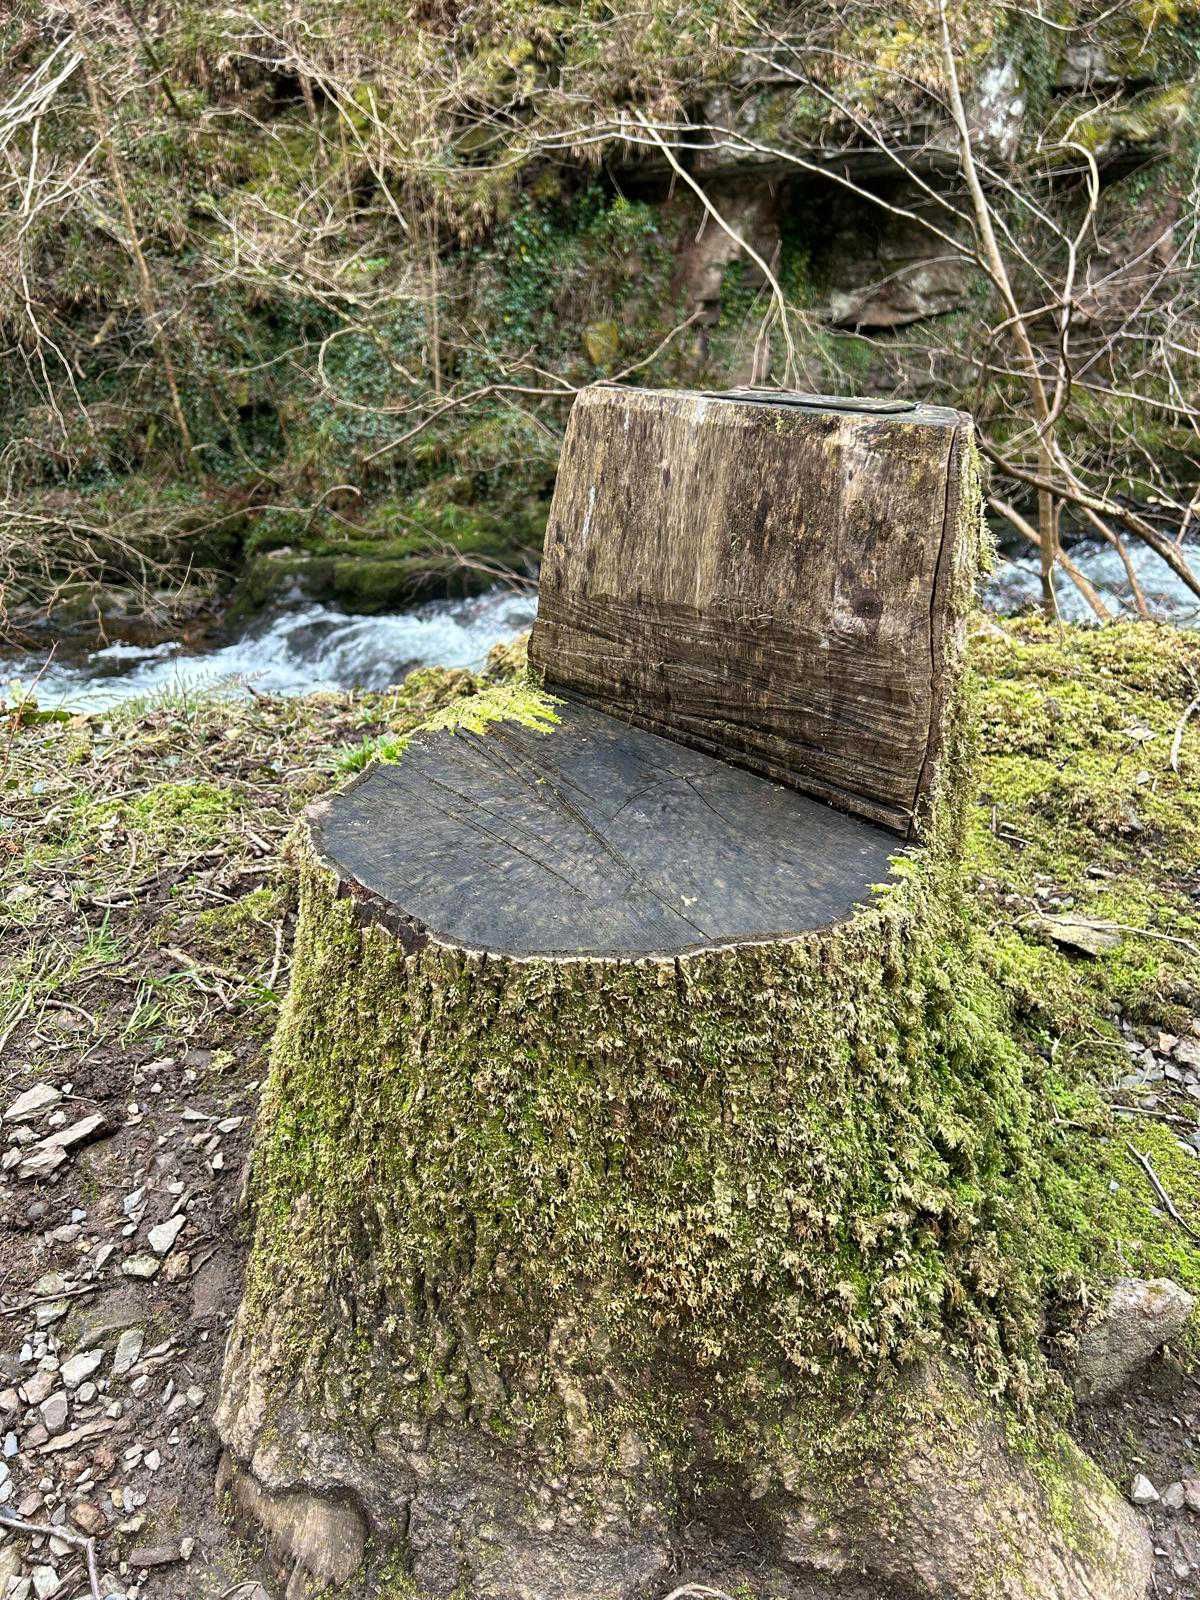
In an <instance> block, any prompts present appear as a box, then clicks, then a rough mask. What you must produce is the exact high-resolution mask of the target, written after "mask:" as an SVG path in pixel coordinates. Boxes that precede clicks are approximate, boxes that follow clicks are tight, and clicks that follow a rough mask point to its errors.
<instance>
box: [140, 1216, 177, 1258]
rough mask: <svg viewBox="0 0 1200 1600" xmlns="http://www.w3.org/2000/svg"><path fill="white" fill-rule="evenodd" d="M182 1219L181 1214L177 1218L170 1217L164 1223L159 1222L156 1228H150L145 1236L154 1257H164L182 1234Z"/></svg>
mask: <svg viewBox="0 0 1200 1600" xmlns="http://www.w3.org/2000/svg"><path fill="white" fill-rule="evenodd" d="M184 1220H185V1219H184V1217H183V1215H182V1213H181V1214H180V1215H179V1216H177V1217H170V1218H168V1220H167V1221H166V1222H160V1223H159V1224H158V1226H157V1227H156V1228H151V1229H150V1232H149V1233H148V1234H147V1235H146V1238H147V1240H148V1241H149V1244H150V1248H151V1250H153V1251H154V1253H155V1254H156V1255H160V1256H165V1255H166V1253H167V1251H168V1250H170V1249H171V1247H172V1246H173V1245H174V1243H175V1241H176V1239H178V1237H179V1235H180V1234H181V1233H182V1232H183V1224H184Z"/></svg>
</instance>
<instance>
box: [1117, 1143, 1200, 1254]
mask: <svg viewBox="0 0 1200 1600" xmlns="http://www.w3.org/2000/svg"><path fill="white" fill-rule="evenodd" d="M1125 1148H1126V1149H1127V1150H1128V1151H1129V1154H1130V1155H1131V1156H1132V1157H1133V1158H1134V1160H1135V1161H1136V1162H1137V1163H1138V1165H1139V1166H1140V1167H1141V1169H1142V1171H1143V1172H1144V1173H1145V1174H1146V1176H1147V1177H1148V1178H1149V1179H1150V1182H1151V1184H1152V1185H1153V1186H1154V1192H1155V1194H1156V1195H1157V1196H1158V1198H1159V1199H1160V1200H1161V1201H1162V1203H1163V1206H1164V1208H1165V1210H1166V1213H1167V1215H1168V1216H1169V1217H1170V1218H1171V1220H1172V1221H1173V1222H1177V1223H1178V1224H1179V1226H1180V1227H1181V1228H1182V1229H1183V1231H1184V1233H1186V1234H1188V1235H1190V1237H1191V1238H1193V1239H1196V1240H1200V1233H1197V1232H1196V1230H1195V1228H1193V1227H1192V1226H1191V1224H1190V1223H1188V1222H1185V1221H1184V1219H1183V1218H1182V1217H1181V1216H1180V1215H1179V1212H1178V1210H1177V1209H1176V1207H1175V1202H1174V1200H1172V1199H1171V1196H1170V1195H1169V1194H1168V1193H1167V1191H1166V1190H1165V1189H1164V1188H1163V1186H1162V1181H1161V1180H1160V1178H1159V1176H1158V1173H1157V1172H1155V1170H1154V1168H1153V1167H1152V1166H1151V1165H1150V1161H1149V1158H1148V1157H1147V1156H1144V1155H1143V1154H1142V1152H1141V1151H1140V1150H1138V1149H1136V1148H1135V1147H1134V1146H1133V1145H1131V1144H1130V1143H1129V1141H1128V1139H1127V1140H1126V1141H1125Z"/></svg>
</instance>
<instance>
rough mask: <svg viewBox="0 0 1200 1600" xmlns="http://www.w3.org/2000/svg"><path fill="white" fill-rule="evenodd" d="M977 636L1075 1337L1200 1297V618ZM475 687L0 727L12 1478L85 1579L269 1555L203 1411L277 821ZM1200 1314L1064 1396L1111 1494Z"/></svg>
mask: <svg viewBox="0 0 1200 1600" xmlns="http://www.w3.org/2000/svg"><path fill="white" fill-rule="evenodd" d="M509 655H510V656H511V652H509ZM973 660H974V665H975V670H976V673H977V676H978V683H979V710H980V736H981V742H982V767H981V788H980V796H979V800H978V803H977V805H976V807H975V809H974V812H973V818H972V829H971V845H970V851H971V854H970V859H971V865H972V870H973V873H974V876H975V880H976V883H977V888H978V905H979V918H980V925H981V930H982V932H983V934H984V936H985V937H986V940H987V942H988V948H989V950H990V952H991V960H992V965H993V968H994V971H995V973H996V976H997V977H998V979H999V980H1000V981H1001V982H1002V983H1003V984H1004V986H1005V988H1006V990H1007V992H1008V993H1009V995H1010V996H1011V997H1013V999H1014V1002H1015V1006H1016V1013H1017V1015H1018V1016H1019V1018H1020V1028H1021V1040H1020V1043H1021V1044H1022V1046H1023V1048H1025V1049H1026V1050H1028V1051H1031V1052H1032V1053H1033V1054H1035V1055H1036V1057H1037V1058H1038V1059H1039V1060H1040V1061H1041V1062H1042V1063H1043V1066H1044V1071H1045V1073H1046V1078H1047V1083H1048V1085H1049V1086H1050V1087H1051V1090H1052V1094H1053V1103H1054V1104H1055V1106H1056V1107H1057V1112H1058V1117H1059V1119H1060V1122H1059V1140H1058V1154H1059V1159H1058V1161H1057V1162H1056V1166H1055V1180H1054V1187H1053V1192H1052V1193H1050V1194H1048V1195H1047V1197H1046V1199H1047V1204H1050V1205H1052V1206H1054V1207H1056V1208H1058V1211H1059V1212H1060V1213H1061V1215H1062V1216H1063V1217H1064V1218H1065V1219H1067V1220H1068V1221H1069V1223H1070V1228H1069V1230H1068V1233H1067V1236H1068V1237H1069V1238H1070V1239H1071V1240H1072V1241H1074V1242H1073V1245H1072V1248H1071V1250H1070V1251H1069V1252H1068V1253H1067V1254H1065V1255H1064V1256H1063V1257H1062V1258H1061V1259H1057V1260H1055V1261H1052V1262H1051V1261H1047V1262H1046V1264H1045V1281H1044V1284H1043V1293H1044V1299H1045V1306H1046V1312H1047V1323H1046V1326H1047V1352H1048V1355H1049V1357H1050V1359H1051V1361H1052V1362H1053V1363H1062V1362H1065V1361H1066V1360H1067V1359H1068V1358H1069V1355H1070V1352H1071V1350H1072V1348H1073V1346H1074V1344H1075V1342H1076V1340H1077V1336H1078V1331H1079V1329H1080V1327H1081V1326H1082V1325H1083V1324H1084V1323H1085V1322H1086V1320H1087V1318H1088V1316H1089V1315H1090V1314H1091V1313H1092V1311H1093V1310H1094V1309H1095V1307H1096V1305H1097V1304H1098V1303H1099V1298H1100V1297H1101V1294H1102V1285H1103V1284H1104V1283H1105V1282H1106V1281H1107V1280H1109V1279H1111V1278H1113V1277H1115V1276H1118V1275H1125V1276H1134V1277H1159V1276H1166V1277H1170V1278H1172V1279H1174V1280H1175V1281H1176V1282H1178V1283H1179V1284H1181V1285H1182V1286H1183V1287H1184V1288H1186V1289H1189V1290H1190V1291H1191V1292H1193V1293H1200V1245H1197V1244H1196V1242H1195V1240H1194V1238H1193V1236H1192V1234H1191V1233H1190V1232H1189V1231H1188V1230H1189V1229H1190V1228H1197V1229H1200V795H1198V794H1197V784H1196V778H1197V774H1198V772H1200V716H1198V715H1197V714H1196V713H1195V711H1194V710H1193V712H1192V714H1191V716H1190V717H1189V716H1188V715H1187V712H1188V707H1189V706H1190V705H1191V704H1192V702H1193V700H1194V698H1195V696H1196V692H1197V691H1196V684H1197V682H1198V681H1200V637H1197V636H1194V635H1188V634H1185V633H1181V632H1179V631H1176V630H1174V629H1166V628H1155V627H1137V626H1121V627H1116V628H1112V629H1106V630H1079V629H1070V628H1068V629H1065V630H1059V629H1052V628H1047V627H1045V626H1044V625H1042V624H1039V623H1036V622H1028V621H1023V622H1015V623H1006V624H1000V623H997V622H996V621H995V620H991V619H981V620H980V622H979V623H978V625H977V628H976V631H975V636H974V641H973ZM478 683H479V679H478V678H477V677H476V676H475V675H473V674H471V673H469V672H467V671H465V670H462V669H455V670H445V669H441V670H430V671H424V672H421V673H418V674H416V675H415V676H413V677H410V678H409V679H408V680H407V681H406V682H405V684H404V685H402V686H401V687H400V688H399V689H396V690H392V691H388V692H382V693H343V692H329V693H324V694H320V695H310V696H291V697H289V696H283V695H276V694H266V695H261V694H260V695H256V696H250V697H246V698H241V699H222V698H218V697H212V696H197V697H192V698H187V699H179V698H173V699H171V700H169V701H167V702H165V703H161V704H158V705H155V704H146V705H141V706H132V707H128V708H116V709H111V710H108V711H105V712H104V713H103V714H100V715H94V716H70V715H68V714H64V713H61V712H60V713H49V714H46V713H42V712H35V711H33V710H31V709H30V708H26V709H25V710H24V711H16V712H10V713H9V716H8V720H7V722H6V723H5V724H4V725H3V727H2V731H0V751H2V752H3V753H2V754H0V766H2V768H3V772H4V779H3V784H4V787H3V794H2V797H0V966H2V968H3V970H4V971H5V973H6V974H7V976H6V978H5V979H4V981H3V987H2V988H0V1041H3V1043H2V1046H0V1050H2V1056H0V1062H2V1064H3V1067H4V1072H5V1077H6V1081H7V1082H8V1083H9V1084H10V1085H11V1092H10V1093H8V1094H7V1095H6V1097H5V1102H4V1105H3V1106H0V1111H3V1110H4V1109H5V1108H6V1107H8V1106H10V1105H11V1102H12V1101H13V1100H15V1099H16V1098H17V1096H18V1095H26V1094H27V1093H29V1092H30V1091H33V1102H32V1103H33V1105H34V1106H35V1109H33V1110H30V1111H27V1112H25V1113H24V1114H23V1115H18V1116H16V1117H6V1119H5V1122H4V1125H3V1129H2V1130H0V1137H2V1139H3V1149H4V1151H5V1154H4V1155H3V1157H0V1167H2V1168H3V1172H2V1174H0V1407H3V1408H4V1415H3V1416H2V1417H0V1435H7V1436H9V1437H11V1439H12V1441H13V1442H14V1445H15V1449H14V1451H13V1453H12V1454H10V1455H8V1456H7V1457H6V1459H5V1462H4V1466H5V1469H6V1473H5V1476H4V1478H3V1481H0V1503H3V1504H4V1505H6V1506H7V1507H8V1509H10V1510H11V1511H14V1512H17V1513H18V1514H20V1515H21V1516H23V1517H24V1518H25V1519H26V1520H28V1521H31V1522H33V1523H36V1524H51V1525H53V1526H56V1527H59V1528H62V1529H63V1530H65V1531H66V1532H71V1531H74V1532H76V1533H78V1532H81V1531H82V1532H85V1533H88V1534H89V1535H92V1536H94V1537H95V1538H96V1540H97V1548H98V1551H99V1555H100V1561H101V1565H102V1567H103V1569H104V1571H105V1573H106V1574H107V1577H106V1579H105V1586H104V1588H103V1589H102V1592H104V1593H109V1592H112V1593H115V1594H120V1595H132V1594H133V1592H134V1585H136V1586H137V1594H138V1596H139V1600H175V1597H177V1596H183V1595H185V1594H186V1595H187V1596H188V1597H189V1600H217V1597H218V1596H222V1595H229V1594H230V1593H231V1592H232V1593H233V1594H235V1595H237V1596H238V1597H239V1600H250V1597H251V1595H252V1594H254V1593H255V1591H254V1590H253V1588H252V1585H253V1583H255V1582H257V1581H259V1579H262V1580H264V1581H268V1582H269V1581H270V1578H271V1571H270V1563H269V1561H266V1560H265V1559H264V1557H263V1553H262V1552H261V1551H259V1550H258V1549H256V1548H254V1547H251V1546H247V1545H244V1544H242V1543H240V1542H239V1541H238V1539H237V1537H236V1536H235V1534H234V1533H233V1531H231V1529H230V1528H229V1527H228V1526H227V1525H226V1524H225V1523H224V1522H223V1521H222V1520H221V1517H220V1515H219V1512H220V1510H221V1508H219V1507H216V1506H215V1505H214V1500H213V1483H214V1476H215V1468H216V1440H215V1435H214V1433H213V1429H212V1422H211V1417H212V1408H213V1405H214V1403H215V1398H216V1388H217V1379H218V1375H219V1369H220V1360H221V1348H222V1343H223V1339H224V1333H225V1329H226V1326H227V1322H228V1318H229V1316H230V1314H231V1312H232V1310H233V1307H234V1306H235V1304H236V1302H237V1298H238V1294H239V1288H240V1274H241V1268H242V1250H243V1238H244V1230H245V1218H244V1216H243V1213H242V1210H241V1203H240V1194H241V1187H242V1180H243V1166H244V1160H245V1153H246V1150H247V1147H248V1141H249V1132H250V1127H251V1124H252V1121H253V1117H254V1114H255V1110H256V1106H257V1101H258V1094H259V1089H260V1085H261V1082H262V1079H263V1077H264V1074H265V1070H266V1051H267V1047H268V1044H269V1040H270V1036H271V1031H272V1027H273V1024H274V1019H275V1015H276V1012H277V1009H278V1005H279V1002H280V999H281V997H282V995H283V994H284V992H285V991H286V988H287V982H288V959H289V952H290V948H291V941H292V914H293V901H292V886H291V881H290V878H289V874H288V869H287V867H286V865H285V863H284V860H283V841H284V839H285V837H286V835H287V832H288V830H289V828H290V826H291V824H292V821H293V819H294V817H295V816H296V814H297V813H298V811H299V810H300V808H301V807H302V806H303V805H304V804H306V803H307V802H308V801H309V800H310V799H311V798H312V797H314V796H315V795H317V794H319V793H321V792H323V791H324V790H326V789H327V788H328V787H329V786H330V785H331V784H332V783H334V782H336V781H337V780H338V777H339V774H340V773H342V772H344V771H346V770H349V769H350V768H352V767H354V766H357V765H359V764H361V762H362V760H363V759H364V758H365V757H366V756H367V755H369V754H370V753H371V752H372V751H373V750H374V749H376V748H377V747H378V746H379V744H380V743H381V742H384V743H386V741H389V740H391V739H394V738H395V736H396V735H398V734H402V733H403V732H405V731H406V730H408V729H410V728H411V727H413V726H414V725H415V724H416V723H418V722H420V721H421V720H423V719H424V718H425V717H427V716H428V715H429V714H430V713H431V712H432V711H434V710H435V709H437V708H439V707H440V706H443V705H445V704H447V703H448V702H449V701H450V700H452V699H454V698H457V697H459V696H462V695H464V694H469V693H471V692H473V691H474V690H475V689H476V688H477V686H478ZM39 1105H40V1109H39V1108H37V1107H39ZM55 1138H57V1139H58V1141H59V1142H58V1143H57V1144H54V1143H52V1142H51V1143H50V1145H49V1152H50V1153H47V1140H48V1139H50V1140H51V1141H53V1140H54V1139H55ZM55 1150H57V1151H60V1152H61V1157H60V1156H59V1155H56V1154H54V1153H53V1152H54V1151H55ZM1150 1172H1152V1173H1153V1174H1154V1177H1155V1180H1156V1181H1157V1183H1158V1184H1160V1185H1161V1190H1162V1193H1160V1192H1159V1191H1158V1190H1156V1188H1155V1187H1154V1184H1153V1183H1152V1182H1151V1179H1150V1177H1149V1176H1148V1173H1150ZM1164 1194H1165V1195H1167V1196H1169V1199H1170V1206H1171V1207H1173V1208H1174V1210H1175V1211H1176V1212H1177V1214H1178V1219H1179V1220H1176V1219H1175V1218H1173V1217H1172V1216H1171V1215H1170V1214H1169V1211H1168V1207H1167V1204H1166V1202H1165V1201H1164V1199H1163V1195H1164ZM1198 1335H1200V1330H1197V1329H1196V1328H1195V1327H1194V1326H1193V1327H1191V1328H1189V1329H1188V1330H1185V1333H1184V1336H1183V1337H1182V1338H1181V1339H1180V1340H1179V1341H1178V1343H1177V1346H1176V1348H1175V1349H1174V1350H1172V1351H1171V1352H1170V1354H1169V1355H1168V1356H1167V1357H1166V1358H1163V1359H1160V1360H1159V1361H1158V1362H1157V1363H1156V1364H1155V1365H1154V1366H1153V1368H1152V1369H1150V1370H1149V1372H1148V1373H1147V1374H1146V1375H1145V1377H1144V1378H1143V1379H1141V1380H1139V1382H1138V1383H1137V1384H1136V1385H1135V1386H1133V1387H1132V1388H1126V1389H1125V1390H1123V1391H1122V1392H1120V1393H1119V1394H1118V1395H1117V1396H1116V1397H1114V1398H1113V1399H1112V1400H1111V1401H1106V1402H1101V1403H1097V1404H1096V1405H1094V1406H1092V1407H1090V1408H1086V1409H1084V1410H1081V1411H1079V1412H1077V1413H1076V1415H1075V1419H1074V1422H1073V1424H1072V1426H1074V1427H1075V1428H1076V1430H1077V1431H1078V1432H1080V1434H1081V1435H1085V1436H1086V1438H1087V1443H1088V1448H1089V1449H1090V1450H1091V1451H1092V1452H1093V1453H1094V1454H1097V1455H1098V1456H1099V1458H1100V1459H1101V1460H1102V1461H1103V1463H1104V1465H1105V1466H1106V1467H1107V1469H1108V1470H1109V1471H1110V1472H1111V1473H1112V1474H1113V1476H1114V1478H1115V1480H1116V1481H1117V1483H1118V1485H1119V1487H1120V1488H1121V1489H1122V1490H1126V1491H1127V1490H1130V1489H1131V1487H1132V1485H1133V1480H1134V1478H1135V1476H1136V1475H1137V1474H1139V1473H1141V1474H1144V1475H1145V1476H1146V1477H1148V1478H1149V1479H1150V1480H1151V1481H1152V1483H1153V1484H1154V1485H1155V1487H1156V1489H1157V1490H1158V1491H1160V1492H1161V1491H1165V1490H1167V1489H1168V1486H1169V1485H1172V1484H1175V1483H1177V1482H1182V1481H1183V1480H1185V1479H1188V1480H1190V1479H1191V1478H1192V1477H1193V1476H1195V1468H1196V1461H1195V1457H1194V1442H1193V1441H1194V1437H1195V1423H1196V1420H1197V1412H1198V1411H1200V1406H1198V1405H1197V1401H1196V1398H1195V1397H1196V1392H1197V1387H1198V1385H1200V1365H1198V1364H1197V1350H1198V1349H1200V1337H1198ZM97 1352H99V1353H100V1359H99V1360H93V1358H94V1357H95V1355H96V1353H97ZM77 1357H78V1358H82V1359H80V1360H77V1359H76V1358H77ZM85 1369H86V1371H85ZM43 1390H44V1391H45V1393H43V1392H42V1391H43ZM31 1397H40V1398H31ZM1176 1498H1178V1497H1177V1496H1176V1495H1174V1494H1171V1495H1170V1496H1169V1497H1168V1500H1170V1501H1173V1500H1175V1499H1176ZM1144 1515H1146V1516H1147V1517H1148V1518H1149V1519H1150V1522H1151V1524H1152V1529H1153V1533H1154V1542H1155V1545H1156V1547H1157V1548H1158V1549H1159V1550H1160V1551H1161V1552H1162V1553H1161V1555H1160V1557H1159V1561H1160V1568H1159V1580H1160V1582H1159V1592H1160V1593H1161V1594H1163V1595H1174V1596H1177V1597H1181V1596H1185V1595H1193V1594H1197V1593H1200V1578H1198V1577H1197V1574H1198V1573H1200V1520H1198V1519H1197V1516H1196V1513H1195V1512H1193V1511H1191V1510H1189V1509H1188V1506H1187V1505H1186V1504H1181V1505H1179V1506H1173V1505H1171V1504H1170V1503H1168V1502H1165V1501H1164V1500H1163V1499H1162V1498H1161V1497H1160V1499H1158V1500H1157V1501H1152V1502H1150V1503H1149V1505H1148V1506H1147V1508H1146V1509H1145V1511H1144ZM34 1566H40V1567H42V1568H48V1569H51V1570H52V1571H53V1572H54V1573H56V1574H57V1577H58V1579H59V1582H60V1588H59V1590H58V1591H57V1593H58V1594H60V1595H61V1597H62V1600H71V1597H73V1596H75V1595H79V1594H82V1593H84V1592H85V1590H84V1588H83V1579H82V1572H81V1567H80V1556H79V1552H78V1550H77V1548H76V1547H75V1546H74V1545H73V1544H71V1543H70V1542H69V1541H67V1540H66V1539H65V1538H64V1537H63V1536H62V1535H55V1536H49V1535H47V1536H45V1537H42V1538H40V1540H39V1539H38V1538H37V1537H33V1538H30V1539H27V1538H25V1537H21V1538H16V1537H10V1538H9V1539H8V1540H7V1541H4V1542H0V1572H13V1573H16V1572H20V1573H24V1574H26V1575H31V1572H32V1568H33V1567H34ZM46 1581H47V1580H45V1578H44V1577H43V1582H46ZM240 1584H245V1585H246V1587H245V1588H244V1589H239V1588H237V1587H235V1586H237V1585H240ZM0 1592H2V1588H0ZM47 1592H50V1591H47ZM800 1592H801V1591H799V1590H798V1591H797V1593H798V1594H799V1593H800ZM803 1593H804V1595H805V1596H806V1600H818V1597H822V1596H825V1595H828V1594H831V1593H832V1591H830V1590H828V1589H827V1588H825V1589H823V1588H822V1587H821V1586H820V1584H819V1583H817V1582H816V1581H815V1580H814V1584H813V1586H811V1587H810V1588H809V1589H806V1590H804V1591H803ZM256 1600H261V1596H257V1597H256Z"/></svg>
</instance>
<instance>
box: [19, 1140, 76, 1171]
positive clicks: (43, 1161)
mask: <svg viewBox="0 0 1200 1600" xmlns="http://www.w3.org/2000/svg"><path fill="white" fill-rule="evenodd" d="M66 1159H67V1152H66V1151H65V1150H64V1149H63V1147H62V1146H61V1145H58V1144H50V1143H48V1142H46V1141H45V1140H43V1142H42V1143H41V1144H38V1145H34V1147H33V1149H32V1150H31V1151H30V1153H29V1154H28V1155H27V1156H26V1157H25V1159H24V1160H23V1161H22V1162H21V1165H20V1166H19V1167H18V1168H17V1177H18V1178H24V1179H26V1180H28V1179H30V1178H48V1177H49V1176H50V1174H51V1173H52V1172H56V1171H57V1170H58V1168H59V1167H61V1166H62V1164H63V1162H64V1161H65V1160H66Z"/></svg>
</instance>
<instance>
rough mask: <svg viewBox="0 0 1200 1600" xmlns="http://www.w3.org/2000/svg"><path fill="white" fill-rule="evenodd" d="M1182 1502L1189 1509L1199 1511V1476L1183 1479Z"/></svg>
mask: <svg viewBox="0 0 1200 1600" xmlns="http://www.w3.org/2000/svg"><path fill="white" fill-rule="evenodd" d="M1183 1503H1184V1505H1185V1506H1186V1507H1187V1508H1188V1510H1189V1511H1200V1478H1185V1479H1184V1480H1183Z"/></svg>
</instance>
